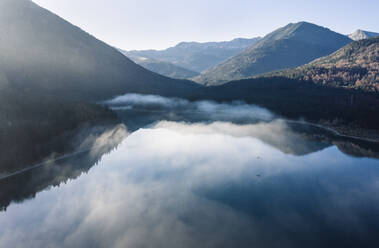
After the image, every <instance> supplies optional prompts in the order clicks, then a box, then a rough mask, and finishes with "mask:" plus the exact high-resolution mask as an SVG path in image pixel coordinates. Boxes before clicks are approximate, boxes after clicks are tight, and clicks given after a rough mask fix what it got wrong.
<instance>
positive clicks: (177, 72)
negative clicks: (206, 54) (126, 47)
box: [120, 50, 199, 79]
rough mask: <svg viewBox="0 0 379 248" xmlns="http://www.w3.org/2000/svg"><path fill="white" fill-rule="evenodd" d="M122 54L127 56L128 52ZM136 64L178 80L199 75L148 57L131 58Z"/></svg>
mask: <svg viewBox="0 0 379 248" xmlns="http://www.w3.org/2000/svg"><path fill="white" fill-rule="evenodd" d="M120 52H121V53H123V54H125V56H127V52H125V51H123V50H120ZM129 58H130V59H131V60H133V61H134V62H135V63H136V64H139V65H140V66H142V67H143V68H145V69H148V70H150V71H153V72H156V73H158V74H161V75H163V76H166V77H170V78H176V79H189V78H192V77H195V76H197V75H199V73H198V72H194V71H191V70H188V69H185V68H183V67H180V66H176V65H174V64H172V63H169V62H164V61H158V60H155V59H149V58H146V57H137V56H136V57H129Z"/></svg>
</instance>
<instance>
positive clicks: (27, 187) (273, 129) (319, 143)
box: [0, 97, 379, 210]
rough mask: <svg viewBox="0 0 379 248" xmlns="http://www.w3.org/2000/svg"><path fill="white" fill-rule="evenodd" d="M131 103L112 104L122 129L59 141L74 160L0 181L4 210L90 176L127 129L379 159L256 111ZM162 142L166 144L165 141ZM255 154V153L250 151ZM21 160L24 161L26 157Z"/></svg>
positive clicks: (173, 102)
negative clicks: (253, 141)
mask: <svg viewBox="0 0 379 248" xmlns="http://www.w3.org/2000/svg"><path fill="white" fill-rule="evenodd" d="M124 100H125V99H124ZM128 101H129V102H128ZM128 101H127V102H128V103H125V101H124V103H122V102H120V101H118V102H117V104H116V103H108V104H109V105H110V106H111V107H112V108H113V109H114V110H115V111H116V112H117V114H118V116H119V117H120V119H121V120H122V122H123V123H124V124H123V125H114V126H107V127H99V126H97V127H85V128H82V129H80V130H76V132H75V133H70V134H66V135H65V136H64V137H60V138H59V139H57V143H58V146H63V147H69V148H70V149H69V150H66V153H65V154H69V155H65V156H63V157H59V156H57V155H55V153H54V152H52V153H51V155H50V156H49V157H47V158H46V159H45V162H44V163H41V164H39V166H37V167H36V168H33V169H31V170H26V171H21V173H19V174H15V175H13V176H10V177H5V178H3V179H0V188H1V191H0V208H2V209H3V210H5V209H6V208H7V206H9V204H10V203H11V202H12V201H14V202H20V201H23V200H25V199H29V198H34V197H35V196H36V194H37V193H38V192H40V191H42V190H45V189H47V188H49V187H51V186H59V185H61V184H62V183H65V182H67V181H68V180H70V179H76V178H78V177H79V176H80V175H82V174H83V173H86V172H88V171H89V170H90V169H91V167H92V166H94V165H95V164H97V162H98V161H99V160H100V159H101V157H102V156H103V155H104V154H106V153H108V152H110V151H112V150H113V149H114V148H116V147H117V145H118V144H119V143H120V142H121V141H122V140H123V139H124V138H125V137H126V136H127V135H128V132H127V131H126V127H127V129H128V131H129V132H131V133H134V132H138V131H139V130H141V129H147V130H158V129H168V130H172V131H175V132H178V133H184V134H186V135H194V134H196V135H202V134H209V133H210V132H214V133H222V134H225V135H228V136H231V137H235V138H253V139H257V140H259V141H261V142H263V143H264V144H265V145H268V146H269V147H272V148H275V149H276V150H278V151H280V152H281V153H283V154H288V155H294V156H297V157H300V156H307V155H310V154H313V153H317V152H320V151H323V150H325V149H326V148H330V147H333V146H336V147H337V148H338V149H339V150H340V151H341V152H343V153H345V154H347V155H349V156H353V157H362V158H363V157H369V158H379V144H378V143H375V142H370V141H365V140H359V139H355V138H349V137H344V136H341V135H338V134H336V133H335V132H333V131H332V130H328V129H325V128H323V127H320V126H315V125H310V124H307V123H303V122H294V121H286V120H283V119H280V118H278V117H276V116H275V115H274V114H273V113H271V112H269V111H268V110H266V109H263V108H260V107H258V106H254V105H247V104H244V103H240V102H235V103H232V104H219V103H214V102H209V101H202V102H187V101H186V100H182V99H168V98H162V99H161V98H154V97H153V98H150V99H149V100H148V101H149V103H148V104H147V99H144V100H143V101H140V102H138V104H137V103H136V102H134V103H133V104H132V103H131V102H130V99H129V100H128ZM221 109H222V110H221ZM125 126H126V127H125ZM160 139H162V140H164V139H165V137H160ZM58 141H59V142H58ZM55 147H57V145H56V144H55V145H53V144H50V148H51V149H52V151H54V148H55ZM253 150H254V147H251V151H253ZM68 151H69V152H68ZM23 152H24V153H27V152H28V151H23ZM19 156H23V155H22V153H21V152H20V153H19ZM57 158H58V160H57ZM21 182H22V183H21Z"/></svg>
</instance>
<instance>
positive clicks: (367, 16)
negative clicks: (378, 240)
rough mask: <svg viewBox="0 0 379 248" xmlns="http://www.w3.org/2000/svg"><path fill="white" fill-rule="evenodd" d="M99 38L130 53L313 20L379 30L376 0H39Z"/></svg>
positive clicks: (334, 26) (346, 29) (339, 27)
mask: <svg viewBox="0 0 379 248" xmlns="http://www.w3.org/2000/svg"><path fill="white" fill-rule="evenodd" d="M34 2H36V3H37V4H39V5H40V6H42V7H44V8H47V9H49V10H51V11H52V12H54V13H56V14H58V15H59V16H61V17H63V18H65V19H66V20H68V21H70V22H71V23H74V24H75V25H77V26H79V27H81V28H82V29H84V30H86V31H87V32H89V33H91V34H92V35H94V36H96V37H97V38H99V39H101V40H104V41H105V42H107V43H109V44H111V45H113V46H117V47H119V48H122V49H126V50H133V49H163V48H167V47H169V46H173V45H175V44H177V43H179V42H181V41H221V40H231V39H233V38H236V37H254V36H263V35H265V34H267V33H269V32H271V31H272V30H274V29H276V28H278V27H281V26H284V25H286V24H287V23H290V22H298V21H308V22H312V23H317V24H318V25H322V26H326V27H328V28H331V29H332V30H334V31H337V32H340V33H344V34H348V33H351V32H353V31H354V30H355V29H358V28H359V29H366V30H371V31H379V22H378V21H377V20H375V19H376V18H377V13H378V12H379V3H378V2H377V1H376V0H362V1H360V2H359V11H358V9H357V4H358V3H357V1H354V0H336V1H327V0H318V1H315V0H311V1H301V0H293V1H277V0H267V1H257V0H239V1H228V0H208V1H202V0H181V1H174V0H161V1H155V0H111V1H109V0H97V1H91V0H81V1H76V0H34Z"/></svg>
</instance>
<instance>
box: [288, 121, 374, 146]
mask: <svg viewBox="0 0 379 248" xmlns="http://www.w3.org/2000/svg"><path fill="white" fill-rule="evenodd" d="M285 121H286V122H290V123H297V124H305V125H309V126H313V127H318V128H321V129H324V130H326V131H329V132H332V133H333V134H334V135H337V136H340V137H343V138H349V139H356V140H361V141H366V142H374V143H379V134H378V138H374V139H371V138H367V137H366V135H367V136H368V133H366V135H363V136H357V135H352V134H351V133H349V131H348V130H341V129H343V128H347V127H336V126H328V125H326V124H319V123H313V122H308V121H296V120H289V119H285ZM361 131H363V132H365V131H366V132H368V130H367V129H362V130H361Z"/></svg>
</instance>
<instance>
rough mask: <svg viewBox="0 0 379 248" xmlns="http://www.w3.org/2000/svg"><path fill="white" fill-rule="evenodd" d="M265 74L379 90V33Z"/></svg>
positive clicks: (366, 89)
mask: <svg viewBox="0 0 379 248" xmlns="http://www.w3.org/2000/svg"><path fill="white" fill-rule="evenodd" d="M266 76H269V77H270V76H280V77H281V76H282V77H288V78H292V79H296V80H303V81H311V82H313V83H316V84H319V85H323V86H329V87H337V88H349V89H356V90H357V89H358V90H363V91H369V92H379V37H376V38H371V39H365V40H359V41H355V42H352V43H350V44H348V45H346V46H345V47H343V48H341V49H340V50H338V51H337V52H335V53H333V54H331V55H329V56H326V57H322V58H320V59H317V60H315V61H313V62H311V63H309V64H307V65H304V66H300V67H298V68H295V69H290V70H285V71H281V72H275V73H271V74H268V75H266Z"/></svg>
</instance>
